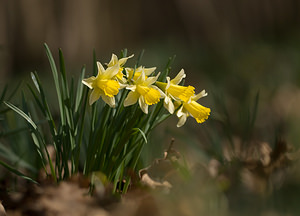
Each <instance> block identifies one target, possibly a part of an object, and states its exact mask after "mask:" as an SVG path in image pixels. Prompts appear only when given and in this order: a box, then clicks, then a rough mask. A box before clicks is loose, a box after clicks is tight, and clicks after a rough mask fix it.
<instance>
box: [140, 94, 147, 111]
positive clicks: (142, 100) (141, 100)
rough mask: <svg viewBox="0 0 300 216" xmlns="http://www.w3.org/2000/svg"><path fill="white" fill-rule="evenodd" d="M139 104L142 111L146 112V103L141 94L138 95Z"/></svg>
mask: <svg viewBox="0 0 300 216" xmlns="http://www.w3.org/2000/svg"><path fill="white" fill-rule="evenodd" d="M139 105H140V107H141V109H142V111H143V112H144V113H145V114H148V104H146V103H145V100H144V98H143V97H142V96H140V98H139Z"/></svg>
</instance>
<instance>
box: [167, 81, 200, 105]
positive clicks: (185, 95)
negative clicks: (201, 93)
mask: <svg viewBox="0 0 300 216" xmlns="http://www.w3.org/2000/svg"><path fill="white" fill-rule="evenodd" d="M194 89H195V88H194V87H193V86H180V85H173V84H171V85H170V86H169V88H168V89H167V92H168V93H169V94H171V95H172V96H173V97H175V98H179V99H180V100H182V101H184V102H188V101H189V100H190V98H191V97H192V96H193V95H194V94H195V91H194Z"/></svg>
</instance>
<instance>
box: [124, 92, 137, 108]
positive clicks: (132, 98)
mask: <svg viewBox="0 0 300 216" xmlns="http://www.w3.org/2000/svg"><path fill="white" fill-rule="evenodd" d="M138 98H139V94H137V93H136V92H132V91H131V92H129V94H128V95H127V97H126V99H125V100H124V107H126V106H130V105H133V104H135V103H136V102H137V100H138Z"/></svg>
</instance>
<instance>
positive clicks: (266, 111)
mask: <svg viewBox="0 0 300 216" xmlns="http://www.w3.org/2000/svg"><path fill="white" fill-rule="evenodd" d="M44 42H46V43H47V44H48V45H49V47H50V49H51V50H52V52H53V54H54V55H55V52H56V51H57V50H58V48H62V50H63V53H64V56H65V62H66V66H67V70H68V71H69V72H70V73H73V74H74V75H76V74H79V73H80V68H81V66H82V65H84V64H86V65H87V68H88V72H87V73H88V74H89V75H90V74H91V65H92V54H93V50H94V49H95V50H96V53H97V59H98V60H99V61H101V62H102V63H105V62H109V60H110V57H111V53H115V54H119V53H120V51H121V50H122V49H124V48H127V49H128V53H129V54H131V53H135V54H136V55H138V53H140V52H141V51H142V50H145V54H144V57H143V59H142V62H141V63H142V64H143V65H145V66H146V67H152V66H156V67H157V70H159V71H160V70H163V69H164V66H165V65H166V63H167V60H168V58H169V57H171V56H173V55H176V59H175V62H174V64H173V66H172V71H171V74H170V76H171V77H172V76H175V75H176V74H177V72H179V70H180V69H181V68H184V69H185V71H186V73H187V78H186V81H185V84H189V85H193V86H195V87H196V91H197V92H200V91H201V90H202V89H206V91H207V92H208V94H209V96H208V97H207V98H205V99H202V100H201V101H200V103H201V104H203V105H205V106H207V107H210V108H211V110H212V115H211V117H210V119H209V120H208V121H207V122H206V123H204V124H201V125H198V124H196V123H195V121H194V120H193V119H192V118H190V119H188V122H187V123H186V125H185V126H184V127H183V128H181V129H180V130H178V129H177V128H176V122H177V119H176V117H172V118H171V119H170V120H168V121H167V122H166V123H165V125H163V126H161V128H162V129H160V130H158V131H157V132H156V133H158V134H159V136H155V138H153V141H152V142H153V143H154V144H153V145H157V146H156V148H153V147H149V148H148V152H147V153H145V158H146V159H145V160H146V161H147V162H149V161H151V160H152V159H153V157H155V156H158V155H160V154H161V151H160V150H159V149H163V148H166V147H167V145H168V143H169V142H170V139H171V137H175V139H176V141H175V146H177V148H179V149H180V148H183V149H184V148H191V149H196V150H197V151H193V153H191V152H187V157H195V158H199V157H200V158H205V159H203V160H204V161H206V162H207V164H208V163H209V162H210V159H211V158H217V159H218V160H219V161H221V162H222V161H224V160H225V159H226V154H225V153H224V152H225V150H224V149H225V147H224V146H226V143H230V144H231V146H243V145H248V146H246V149H248V147H249V146H253V145H254V146H257V145H256V144H253V143H260V144H258V146H262V145H261V143H262V142H264V143H267V144H268V145H269V146H270V148H271V149H273V150H274V149H276V146H277V144H278V140H281V141H283V142H284V143H285V144H284V145H285V146H286V149H285V150H282V151H283V153H284V154H285V153H286V151H287V150H288V149H289V150H292V152H294V153H295V152H297V149H298V146H299V144H298V143H299V138H300V134H299V129H300V125H299V119H300V112H299V110H300V89H299V85H300V61H299V60H300V1H298V0H286V1H280V0H263V1H261V0H245V1H239V0H223V1H217V0H164V1H159V0H152V1H139V0H128V1H121V0H98V1H96V0H84V1H83V0H76V1H74V0H52V1H50V0H44V1H39V0H27V1H16V0H10V1H6V0H0V83H1V85H2V84H4V83H7V82H12V83H13V82H15V81H16V80H21V79H28V77H29V72H31V71H33V70H37V71H38V72H39V74H40V76H43V75H44V76H45V77H47V76H51V74H50V67H49V63H48V61H47V58H46V55H45V50H44V47H43V43H44ZM56 56H57V55H56ZM237 140H238V141H237ZM181 144H182V145H181ZM183 144H185V145H183ZM186 144H187V145H186ZM183 149H181V151H184V150H183ZM231 150H232V149H231ZM233 151H234V152H235V154H237V153H236V151H235V150H233ZM245 151H246V150H245ZM150 152H151V154H150ZM195 152H196V153H195ZM273 152H274V151H273ZM189 154H192V155H189ZM239 154H240V153H239ZM262 154H263V153H262V152H260V155H262ZM149 155H150V156H149ZM203 155H204V156H203ZM227 157H228V155H227ZM236 157H237V156H236ZM274 157H275V156H274ZM296 158H297V157H296ZM227 159H228V158H227ZM260 159H261V158H260ZM273 159H274V158H273ZM201 160H202V159H201ZM295 164H296V162H295ZM285 168H286V167H285V166H284V169H283V170H286V169H285ZM292 170H293V172H292V173H293V179H292V180H290V181H287V182H288V183H287V186H286V187H285V189H282V190H281V192H277V195H276V198H274V199H272V201H270V202H269V201H266V199H263V200H264V203H265V204H266V203H267V206H268V207H270V206H271V207H270V208H268V210H269V209H271V210H270V211H271V212H272V208H274V206H277V207H278V208H280V211H279V210H278V209H277V210H278V211H279V213H282V212H283V213H284V212H285V213H286V212H287V213H291V212H296V211H298V210H299V208H298V207H297V205H296V204H293V203H289V205H288V204H285V203H284V202H283V200H281V199H280V198H279V197H281V196H282V197H294V199H296V198H297V196H296V194H297V193H298V192H299V191H300V188H299V186H298V184H296V183H295V182H297V181H298V180H300V177H299V175H298V174H299V170H298V168H297V166H293V169H292ZM296 174H297V175H296ZM270 175H271V174H270ZM282 175H284V174H282ZM297 176H298V177H297ZM268 177H269V176H268ZM249 181H250V180H249ZM269 181H270V179H269V178H268V179H267V182H269ZM272 181H273V180H272ZM279 182H281V181H279ZM289 182H290V183H289ZM291 182H292V183H291ZM293 187H294V188H296V189H295V190H294V192H292V191H293V189H291V188H293ZM283 188H284V187H283ZM297 188H298V189H297ZM232 191H234V190H232ZM230 194H235V195H236V193H234V192H232V193H229V196H228V197H230V196H231V195H230ZM237 197H241V194H239V195H238V196H237ZM233 200H234V201H236V199H233ZM244 201H245V200H244ZM260 201H261V200H260ZM282 202H283V204H282ZM229 203H230V202H229ZM250 203H251V204H253V202H250ZM279 203H280V204H279ZM255 204H257V203H255ZM229 206H230V205H229ZM232 206H233V207H234V205H232ZM259 206H260V207H261V208H263V207H262V205H259ZM287 209H291V210H290V211H289V210H287ZM237 212H238V211H237ZM266 212H268V211H267V210H266ZM251 213H253V212H251ZM254 213H255V212H254ZM249 214H250V213H249ZM231 215H233V214H231ZM237 215H238V214H237ZM250 215H251V214H250ZM265 215H267V213H266V214H265ZM268 215H273V214H268ZM274 215H276V214H274ZM277 215H281V214H277Z"/></svg>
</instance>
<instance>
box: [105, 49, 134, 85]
mask: <svg viewBox="0 0 300 216" xmlns="http://www.w3.org/2000/svg"><path fill="white" fill-rule="evenodd" d="M133 56H134V55H131V56H128V57H125V58H120V59H118V57H117V56H116V55H115V54H112V56H111V59H110V61H109V63H108V64H107V67H112V66H114V65H117V64H118V65H119V66H120V68H119V71H118V73H117V74H116V77H117V79H118V80H119V81H122V82H123V83H125V82H126V79H125V78H124V74H123V72H122V71H123V69H124V67H123V66H124V64H125V63H126V62H127V60H128V59H129V58H132V57H133Z"/></svg>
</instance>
